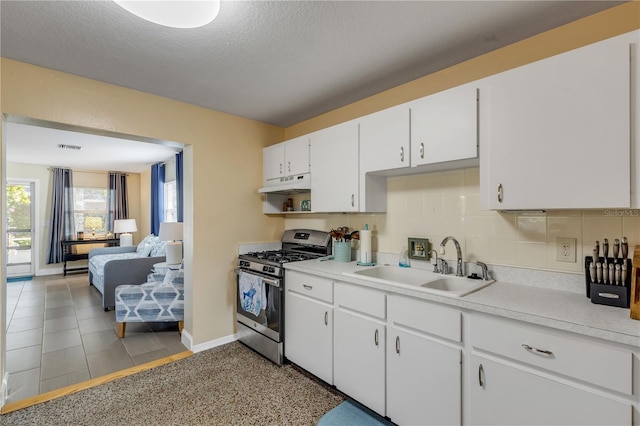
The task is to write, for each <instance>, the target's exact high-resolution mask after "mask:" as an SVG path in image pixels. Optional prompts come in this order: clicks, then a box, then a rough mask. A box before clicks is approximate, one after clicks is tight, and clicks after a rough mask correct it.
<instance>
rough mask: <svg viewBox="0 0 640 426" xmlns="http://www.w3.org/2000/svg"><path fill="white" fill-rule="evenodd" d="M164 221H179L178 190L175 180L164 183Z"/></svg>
mask: <svg viewBox="0 0 640 426" xmlns="http://www.w3.org/2000/svg"><path fill="white" fill-rule="evenodd" d="M164 221H165V222H177V221H178V191H177V185H176V181H175V180H173V181H171V182H165V184H164Z"/></svg>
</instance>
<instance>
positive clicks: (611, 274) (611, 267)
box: [609, 263, 616, 284]
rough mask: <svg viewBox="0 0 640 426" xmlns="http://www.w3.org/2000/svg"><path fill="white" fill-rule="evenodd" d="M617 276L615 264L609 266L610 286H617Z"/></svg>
mask: <svg viewBox="0 0 640 426" xmlns="http://www.w3.org/2000/svg"><path fill="white" fill-rule="evenodd" d="M615 278H616V275H615V270H614V268H613V263H610V264H609V284H615V283H616V280H615Z"/></svg>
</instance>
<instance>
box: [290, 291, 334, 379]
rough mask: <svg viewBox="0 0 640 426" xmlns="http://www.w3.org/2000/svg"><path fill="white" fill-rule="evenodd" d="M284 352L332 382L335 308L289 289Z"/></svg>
mask: <svg viewBox="0 0 640 426" xmlns="http://www.w3.org/2000/svg"><path fill="white" fill-rule="evenodd" d="M285 315H286V318H287V324H286V328H285V336H286V339H285V346H284V352H285V356H286V357H287V359H289V360H290V361H291V362H294V363H295V364H298V365H299V366H300V367H302V368H304V369H305V370H307V371H309V372H310V373H311V374H313V375H315V376H317V377H319V378H320V379H322V380H324V381H325V382H327V383H329V384H333V308H332V307H331V305H327V304H325V303H322V302H319V301H315V300H313V299H309V298H307V297H304V296H301V295H299V294H297V293H294V292H291V291H287V293H286V300H285Z"/></svg>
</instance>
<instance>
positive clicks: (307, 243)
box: [236, 229, 331, 365]
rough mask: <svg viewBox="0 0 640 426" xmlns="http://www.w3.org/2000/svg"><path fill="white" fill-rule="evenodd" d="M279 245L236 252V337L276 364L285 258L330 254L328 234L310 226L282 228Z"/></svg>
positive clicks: (281, 352)
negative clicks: (246, 251) (306, 227)
mask: <svg viewBox="0 0 640 426" xmlns="http://www.w3.org/2000/svg"><path fill="white" fill-rule="evenodd" d="M281 242H282V249H281V250H272V251H263V252H251V253H247V254H241V255H240V256H238V263H237V266H238V268H237V269H236V273H237V280H236V287H237V292H238V296H237V298H236V319H237V330H238V339H239V340H240V341H241V342H242V343H244V344H245V345H247V346H249V347H250V348H252V349H253V350H255V351H257V352H259V353H260V354H262V355H264V356H265V357H267V358H269V359H270V360H272V361H273V362H275V363H276V364H278V365H281V364H282V363H283V361H284V342H285V323H286V322H285V318H284V275H285V274H284V268H283V264H285V263H287V262H297V261H301V260H309V259H316V258H319V257H323V256H327V255H330V254H331V236H330V235H329V234H328V233H327V232H323V231H315V230H312V229H291V230H287V231H284V233H283V234H282V238H281Z"/></svg>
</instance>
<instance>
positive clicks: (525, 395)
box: [468, 355, 631, 425]
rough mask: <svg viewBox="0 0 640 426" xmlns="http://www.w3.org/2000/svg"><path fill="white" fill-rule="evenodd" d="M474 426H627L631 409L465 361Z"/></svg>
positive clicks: (480, 361)
mask: <svg viewBox="0 0 640 426" xmlns="http://www.w3.org/2000/svg"><path fill="white" fill-rule="evenodd" d="M470 380H471V385H470V387H471V389H470V413H469V416H468V423H469V424H474V425H480V424H483V425H488V424H491V425H525V424H526V425H631V406H630V405H629V404H628V403H623V402H620V401H616V400H613V399H609V398H606V397H604V396H601V395H598V394H596V393H594V392H589V391H587V390H584V389H581V388H579V387H576V386H572V385H569V384H567V383H566V382H564V383H563V381H562V380H552V379H550V378H547V377H544V376H542V375H537V374H534V373H532V372H529V371H525V370H522V369H520V368H517V367H513V366H509V365H506V364H503V363H500V362H496V361H493V360H489V359H487V358H483V357H480V356H477V355H474V356H472V357H471V375H470Z"/></svg>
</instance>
